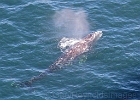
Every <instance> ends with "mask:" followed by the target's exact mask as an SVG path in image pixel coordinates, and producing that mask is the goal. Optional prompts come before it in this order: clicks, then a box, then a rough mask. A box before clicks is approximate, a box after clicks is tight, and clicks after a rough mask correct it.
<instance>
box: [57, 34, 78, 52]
mask: <svg viewBox="0 0 140 100" xmlns="http://www.w3.org/2000/svg"><path fill="white" fill-rule="evenodd" d="M80 40H81V39H75V38H66V37H63V38H62V39H61V40H60V42H59V43H58V47H59V48H60V49H61V51H62V52H64V51H66V49H68V48H69V47H71V46H73V45H74V44H75V43H77V42H79V41H80Z"/></svg>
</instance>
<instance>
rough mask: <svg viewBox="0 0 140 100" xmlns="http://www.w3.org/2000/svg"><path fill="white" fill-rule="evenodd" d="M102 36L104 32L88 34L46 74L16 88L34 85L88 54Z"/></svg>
mask: <svg viewBox="0 0 140 100" xmlns="http://www.w3.org/2000/svg"><path fill="white" fill-rule="evenodd" d="M101 36H102V31H97V32H94V33H91V34H88V35H87V36H86V37H84V38H83V39H81V41H79V42H77V43H75V44H74V45H73V46H71V47H70V48H69V49H68V50H67V52H65V53H63V54H62V55H61V56H60V57H59V58H58V59H57V60H56V61H55V62H54V63H53V64H52V65H50V66H49V68H48V69H46V70H45V71H44V72H42V73H41V74H40V75H38V76H35V77H33V78H31V79H30V80H29V81H24V82H20V83H17V84H16V86H20V87H23V86H31V85H32V83H33V82H34V81H36V80H39V79H41V78H43V77H44V76H45V75H47V73H51V72H54V71H56V70H58V69H61V68H62V67H63V66H64V65H65V64H67V63H68V62H71V61H73V60H74V59H75V58H76V57H78V56H79V55H81V54H83V53H85V52H87V51H88V50H89V49H90V47H91V46H92V44H93V43H95V42H96V41H97V40H98V39H99V38H100V37H101Z"/></svg>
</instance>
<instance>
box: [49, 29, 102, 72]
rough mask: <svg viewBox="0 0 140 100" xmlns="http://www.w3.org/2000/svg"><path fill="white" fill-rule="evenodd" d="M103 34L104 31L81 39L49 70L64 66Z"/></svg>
mask: <svg viewBox="0 0 140 100" xmlns="http://www.w3.org/2000/svg"><path fill="white" fill-rule="evenodd" d="M101 36H102V31H97V32H95V33H91V34H88V35H87V36H86V37H85V38H83V39H82V40H81V41H79V42H77V43H76V44H74V45H73V46H71V47H70V48H69V49H68V50H67V52H65V53H64V54H62V55H61V56H60V57H59V58H58V59H57V60H56V61H55V62H54V63H53V64H52V65H51V66H50V67H49V71H54V70H56V69H59V68H61V67H63V65H65V64H66V63H68V62H71V61H73V60H74V59H75V58H76V57H77V56H79V55H81V54H83V53H84V52H87V51H88V50H89V49H90V47H91V46H92V44H93V43H94V42H96V41H97V40H98V39H99V38H100V37H101Z"/></svg>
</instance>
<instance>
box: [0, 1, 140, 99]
mask: <svg viewBox="0 0 140 100" xmlns="http://www.w3.org/2000/svg"><path fill="white" fill-rule="evenodd" d="M65 8H69V9H74V10H75V11H77V10H79V9H83V10H84V11H85V13H86V14H87V15H88V16H87V20H88V22H89V25H90V31H97V30H102V31H103V36H102V37H101V38H100V40H99V41H98V42H97V43H96V45H94V46H93V48H92V50H90V51H89V52H88V53H87V54H85V55H84V56H86V57H87V59H85V58H84V56H83V55H82V56H81V57H79V58H78V59H76V60H75V61H74V62H73V64H72V65H69V66H67V67H64V68H63V69H62V70H59V71H57V72H54V73H52V74H50V75H49V76H46V77H45V78H44V79H42V80H39V81H37V82H35V83H34V84H33V87H32V89H30V88H19V87H17V88H16V87H12V85H11V84H12V83H13V82H15V81H24V80H28V79H30V78H31V77H33V76H36V75H38V74H39V73H41V72H43V71H44V70H45V69H46V68H48V67H49V66H50V65H51V64H52V63H53V62H54V61H55V60H56V59H57V58H58V57H59V56H60V55H61V51H60V49H59V48H58V47H57V44H58V42H59V41H60V39H61V38H62V37H59V36H58V34H60V33H59V32H58V30H57V29H56V28H55V27H54V22H53V16H54V14H55V12H56V11H58V10H62V9H65ZM139 16H140V1H139V0H79V1H78V0H73V1H71V0H60V1H56V0H52V1H51V0H0V69H1V70H0V80H1V81H0V100H139V99H140V17H139ZM80 59H82V60H84V61H82V62H81V60H80Z"/></svg>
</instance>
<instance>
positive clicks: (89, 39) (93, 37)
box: [84, 31, 102, 45]
mask: <svg viewBox="0 0 140 100" xmlns="http://www.w3.org/2000/svg"><path fill="white" fill-rule="evenodd" d="M101 36H102V31H97V32H95V33H91V34H88V35H87V36H86V37H85V38H84V40H85V41H86V43H87V44H89V45H90V44H92V43H94V42H96V41H97V40H98V39H99V38H100V37H101Z"/></svg>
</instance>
